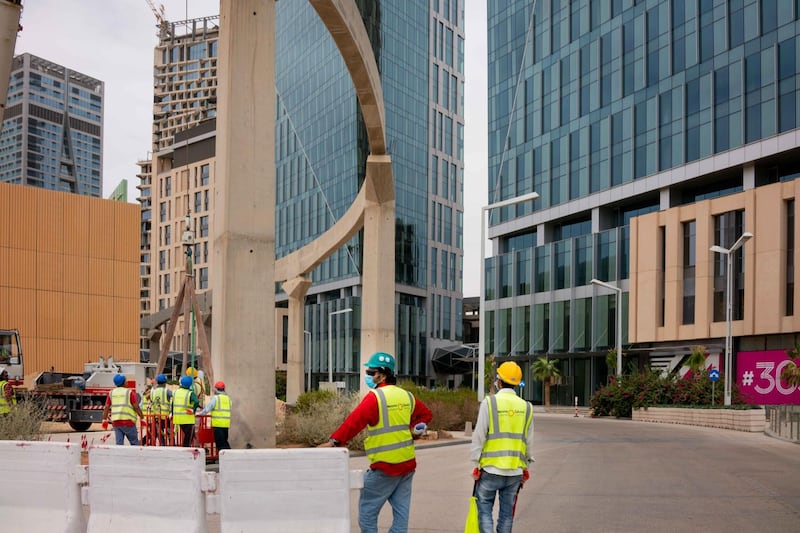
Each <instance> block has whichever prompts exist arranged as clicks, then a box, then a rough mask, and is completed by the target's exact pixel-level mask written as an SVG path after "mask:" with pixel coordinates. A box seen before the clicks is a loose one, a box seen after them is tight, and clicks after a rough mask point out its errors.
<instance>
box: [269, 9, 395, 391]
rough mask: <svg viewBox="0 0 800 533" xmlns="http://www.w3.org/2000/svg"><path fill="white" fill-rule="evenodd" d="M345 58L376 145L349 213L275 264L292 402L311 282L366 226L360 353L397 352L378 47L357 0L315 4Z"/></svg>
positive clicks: (391, 208) (390, 190) (390, 191)
mask: <svg viewBox="0 0 800 533" xmlns="http://www.w3.org/2000/svg"><path fill="white" fill-rule="evenodd" d="M309 3H310V4H311V5H312V7H313V8H314V10H315V11H316V12H317V14H318V15H319V17H320V19H321V20H322V22H323V24H325V27H326V28H327V29H328V31H329V32H330V34H331V36H332V38H333V40H334V42H335V43H336V46H337V48H338V49H339V52H340V53H341V55H342V58H343V59H344V62H345V65H346V66H347V70H348V72H349V73H350V78H351V79H352V80H353V86H354V87H355V91H356V94H357V96H358V101H359V105H360V108H361V112H362V115H363V117H364V123H365V125H366V130H367V138H368V141H369V146H370V155H369V156H368V157H367V166H366V167H367V168H366V176H365V179H364V183H363V185H362V186H361V190H360V191H359V193H358V195H357V196H356V198H355V200H354V201H353V203H352V204H351V205H350V207H349V208H348V210H347V211H346V212H345V214H344V215H343V216H342V217H341V218H340V219H339V220H337V221H336V223H334V225H333V226H331V227H330V228H328V230H327V231H325V233H323V234H322V235H320V236H319V237H317V238H316V239H314V240H313V241H312V242H310V243H308V244H307V245H305V246H303V247H302V248H300V249H298V250H295V251H294V252H292V253H291V254H289V255H286V256H284V257H282V258H281V259H279V260H276V261H275V271H274V275H275V281H277V282H279V283H282V284H283V287H284V289H285V290H286V293H287V295H288V297H289V332H288V354H287V355H288V357H287V359H288V364H287V390H286V399H287V402H288V403H290V404H293V403H294V401H296V399H297V397H298V396H299V394H300V393H301V392H302V390H303V386H304V383H303V381H304V380H303V374H304V371H303V370H304V369H303V365H304V357H302V355H301V339H303V338H304V337H303V329H304V317H303V306H304V303H305V295H306V292H307V290H308V288H309V287H310V285H311V283H310V280H308V278H307V277H306V276H307V274H308V273H309V272H310V271H311V270H313V269H314V268H315V267H316V266H317V265H319V264H320V263H321V262H322V261H324V260H325V259H326V258H327V257H329V256H330V255H331V254H333V253H334V252H335V251H336V250H338V249H339V248H340V247H341V246H342V245H343V244H344V243H346V242H347V241H348V240H350V239H351V238H352V237H353V236H354V235H355V234H356V233H358V231H359V230H361V229H362V228H364V230H365V232H364V263H363V268H362V286H363V291H362V293H363V298H362V311H363V312H362V317H361V332H362V334H361V348H362V354H367V355H368V354H370V353H372V352H373V351H379V350H390V351H393V350H394V305H386V304H387V302H393V301H394V224H395V194H394V176H393V175H392V164H391V158H390V157H389V155H387V154H386V118H385V111H384V105H383V90H382V89H381V80H380V74H379V72H378V65H377V63H376V62H375V56H374V53H373V51H372V45H371V43H370V40H369V36H368V35H367V31H366V28H365V27H364V24H363V21H362V20H361V14H360V12H359V11H358V8H357V7H356V4H355V2H354V1H353V0H309Z"/></svg>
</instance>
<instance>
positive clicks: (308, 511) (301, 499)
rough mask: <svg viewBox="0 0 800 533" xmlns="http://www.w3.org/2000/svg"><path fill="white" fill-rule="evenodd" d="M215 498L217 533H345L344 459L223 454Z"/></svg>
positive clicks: (342, 452) (320, 454)
mask: <svg viewBox="0 0 800 533" xmlns="http://www.w3.org/2000/svg"><path fill="white" fill-rule="evenodd" d="M219 498H220V501H219V508H220V523H221V526H222V533H233V532H236V533H249V532H253V533H256V532H257V533H262V532H264V531H286V532H289V531H291V532H292V533H317V532H318V533H333V532H337V531H340V532H343V533H349V532H350V470H349V453H348V451H347V448H320V449H317V448H308V449H287V450H284V449H280V450H278V449H268V450H223V451H222V452H221V453H220V459H219Z"/></svg>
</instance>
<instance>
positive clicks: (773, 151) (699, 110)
mask: <svg viewBox="0 0 800 533" xmlns="http://www.w3.org/2000/svg"><path fill="white" fill-rule="evenodd" d="M534 6H535V7H534ZM799 18H800V7H799V6H798V5H797V3H796V2H775V1H757V0H738V1H726V0H707V1H701V2H695V1H688V0H672V1H669V2H665V1H659V0H645V1H634V0H613V1H594V0H576V1H572V2H556V1H538V2H531V1H528V0H525V1H522V0H510V1H508V2H498V1H490V2H489V3H488V36H489V39H488V43H489V45H488V48H489V97H488V99H489V101H488V103H489V132H488V133H489V169H488V170H489V182H488V191H489V202H490V203H493V202H498V201H501V200H505V199H509V198H513V197H516V196H521V195H523V194H525V193H528V192H531V191H536V192H538V193H539V194H540V195H541V197H540V199H538V200H536V201H535V202H534V203H533V204H531V203H530V202H528V203H527V204H519V205H516V206H512V207H505V208H501V209H498V210H495V211H494V212H493V213H492V216H491V218H490V229H489V234H490V238H491V239H493V241H494V243H495V245H496V247H495V249H496V250H497V253H496V255H495V256H494V257H492V258H490V259H488V260H487V261H486V263H485V264H486V273H487V280H488V282H487V289H486V293H485V295H486V300H487V305H486V309H487V310H486V315H485V319H486V326H485V327H486V328H487V329H486V344H485V347H486V353H487V354H496V355H497V356H501V357H511V358H513V359H515V360H518V361H520V362H521V363H522V364H523V366H524V370H525V372H526V376H525V379H526V380H530V382H531V383H532V382H533V379H532V375H531V374H530V363H531V362H532V361H533V360H535V359H536V358H538V357H545V356H546V357H549V358H556V359H558V360H559V366H560V369H561V371H562V374H563V378H562V380H561V382H560V383H559V384H558V385H557V386H556V387H554V388H553V393H554V394H553V401H554V402H556V403H561V404H566V405H571V404H572V401H573V398H574V397H577V398H578V401H579V403H580V404H582V405H585V404H587V403H588V401H589V398H590V396H591V394H592V392H593V391H594V390H596V389H597V388H598V387H599V386H600V385H602V384H604V383H605V382H606V380H607V377H608V374H609V369H608V367H607V365H606V355H607V353H608V350H610V349H612V348H614V347H615V345H616V341H617V339H616V333H615V332H616V325H617V323H616V317H617V314H618V308H617V306H618V305H620V304H621V305H622V309H621V315H622V325H623V327H622V345H623V353H624V354H625V359H624V365H623V366H624V367H625V369H626V371H627V368H628V367H629V365H634V366H636V367H639V368H643V367H645V366H652V367H654V368H658V369H661V370H662V371H680V368H681V366H682V362H683V360H684V358H685V357H686V356H687V355H688V354H689V353H690V352H691V349H692V346H697V345H701V346H705V347H706V348H707V351H708V353H709V358H708V364H709V365H713V366H715V367H719V366H720V365H721V364H722V359H723V357H722V354H723V351H724V344H725V337H726V324H727V321H726V316H725V298H726V294H725V284H726V270H725V268H726V263H725V259H724V257H723V256H722V254H719V253H715V252H713V251H711V250H709V248H710V247H712V246H718V247H722V248H729V247H730V246H731V245H733V244H734V242H736V241H737V239H738V238H739V237H740V236H741V235H742V234H743V233H744V232H750V233H752V234H753V235H754V238H752V239H751V240H750V241H748V242H747V243H746V244H745V245H744V247H743V248H742V249H740V250H739V251H737V252H736V253H734V254H733V256H732V259H733V266H734V274H733V285H734V288H733V291H732V293H731V295H732V298H733V320H732V334H733V348H734V350H733V351H734V355H735V356H734V357H733V368H734V369H735V373H734V377H735V382H736V383H737V384H738V385H739V386H740V388H742V390H745V388H752V387H751V386H752V384H753V380H752V379H746V380H743V379H742V376H743V375H744V374H747V375H749V376H751V377H752V374H748V373H749V372H750V370H749V368H750V367H751V366H753V365H755V364H756V363H759V364H761V363H764V364H769V365H772V366H771V367H770V368H771V369H772V370H771V372H772V374H771V376H772V378H773V379H774V378H775V371H776V368H777V367H778V366H779V365H780V362H779V361H777V360H771V359H769V357H771V356H770V355H769V353H771V352H777V353H780V352H781V351H783V350H786V349H787V348H791V347H792V345H793V343H794V340H795V337H796V333H795V332H797V331H798V330H800V322H798V318H797V315H796V313H795V311H794V309H795V307H796V306H795V305H794V302H795V301H796V300H797V298H798V297H800V295H798V294H797V289H796V288H795V286H794V285H795V284H794V278H793V272H794V265H795V264H796V262H797V259H798V258H797V257H796V253H797V252H796V249H797V246H796V245H795V244H794V238H795V237H794V236H795V235H796V234H797V231H796V227H795V226H796V223H795V220H796V217H795V216H794V205H795V203H794V199H795V197H796V195H797V192H796V190H797V185H796V181H795V178H796V177H797V176H798V175H800V165H798V163H797V161H798V155H800V150H799V149H798V146H800V128H798V125H799V124H800V115H799V114H798V112H799V111H800V106H798V102H800V93H799V92H798V88H800V78H798V72H799V71H800V69H799V68H798V66H799V64H798V60H799V59H800V52H799V51H798V50H799V49H798V45H800V39H798V34H799V33H800V21H798V19H799ZM593 278H594V279H598V280H600V281H603V282H608V283H610V284H611V285H614V286H617V287H620V288H621V289H622V290H623V294H622V302H617V298H616V295H615V293H614V292H613V291H609V290H608V289H606V288H602V287H598V286H595V285H592V284H591V280H592V279H593ZM751 359H752V361H751ZM767 361H769V362H767ZM759 368H762V369H763V368H766V367H759ZM753 369H755V366H753ZM762 378H763V375H762ZM762 378H759V377H758V375H757V376H756V382H757V384H761V385H763V387H767V386H768V382H766V381H764V382H759V381H758V380H759V379H762ZM775 388H777V385H775V383H773V389H775ZM793 393H794V391H793ZM540 394H541V389H540V387H528V388H527V389H526V391H525V395H526V396H527V397H528V398H529V399H533V400H535V401H539V400H540ZM787 397H788V396H787Z"/></svg>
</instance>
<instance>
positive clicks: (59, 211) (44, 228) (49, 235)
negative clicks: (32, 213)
mask: <svg viewBox="0 0 800 533" xmlns="http://www.w3.org/2000/svg"><path fill="white" fill-rule="evenodd" d="M65 196H66V195H64V194H39V195H37V198H36V200H37V209H36V215H37V216H36V249H37V250H41V251H45V252H52V253H59V254H60V253H62V252H63V251H64V197H65Z"/></svg>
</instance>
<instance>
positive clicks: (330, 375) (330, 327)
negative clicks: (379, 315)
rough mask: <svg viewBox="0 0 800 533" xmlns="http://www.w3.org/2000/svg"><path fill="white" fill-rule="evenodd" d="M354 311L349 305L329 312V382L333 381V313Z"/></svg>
mask: <svg viewBox="0 0 800 533" xmlns="http://www.w3.org/2000/svg"><path fill="white" fill-rule="evenodd" d="M352 311H353V310H352V309H351V308H350V307H348V308H346V309H339V310H338V311H331V312H330V313H328V383H333V337H332V336H331V330H332V322H333V320H332V319H333V315H341V314H343V313H351V312H352Z"/></svg>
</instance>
